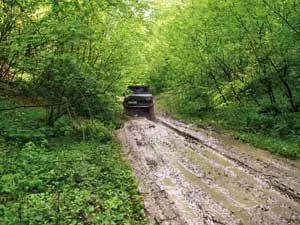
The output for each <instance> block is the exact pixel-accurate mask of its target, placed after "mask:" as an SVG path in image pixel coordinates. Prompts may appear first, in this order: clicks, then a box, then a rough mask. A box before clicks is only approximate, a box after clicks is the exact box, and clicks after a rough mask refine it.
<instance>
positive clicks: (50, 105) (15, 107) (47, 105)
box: [0, 104, 64, 111]
mask: <svg viewBox="0 0 300 225" xmlns="http://www.w3.org/2000/svg"><path fill="white" fill-rule="evenodd" d="M62 105H64V104H45V105H18V106H14V107H11V108H3V109H0V111H10V110H15V109H20V108H42V107H52V106H62Z"/></svg>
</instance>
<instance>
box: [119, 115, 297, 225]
mask: <svg viewBox="0 0 300 225" xmlns="http://www.w3.org/2000/svg"><path fill="white" fill-rule="evenodd" d="M119 137H120V139H121V141H122V144H123V149H124V154H125V157H126V158H127V159H128V160H129V162H130V163H131V165H132V168H133V170H134V173H135V175H136V176H137V179H138V181H139V183H140V191H141V193H142V194H143V196H144V198H145V208H146V211H147V213H148V215H149V217H150V218H151V220H152V222H153V223H156V224H171V225H176V224H218V225H219V224H230V225H234V224H244V225H245V224H247V225H251V224H278V225H279V224H280V225H284V224H295V225H296V224H300V162H299V161H291V160H288V159H282V158H279V157H276V156H273V155H271V154H269V153H268V152H265V151H262V150H259V149H255V148H252V147H250V146H248V145H246V144H243V143H240V142H238V141H236V140H231V139H230V138H227V137H226V136H223V135H220V134H217V133H215V132H212V131H207V130H204V129H201V128H197V127H195V126H192V125H186V124H184V123H181V122H179V121H174V120H171V119H167V118H163V117H158V118H157V122H156V123H154V122H152V121H149V120H146V119H142V118H140V119H135V120H131V121H129V122H127V123H126V124H125V127H124V129H123V130H121V131H120V133H119Z"/></svg>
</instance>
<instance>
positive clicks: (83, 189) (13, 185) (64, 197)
mask: <svg viewBox="0 0 300 225" xmlns="http://www.w3.org/2000/svg"><path fill="white" fill-rule="evenodd" d="M118 149H119V146H118V145H117V144H115V143H112V142H110V143H108V144H107V145H104V144H102V143H101V142H99V141H90V142H78V141H76V140H75V139H71V140H70V141H69V143H66V142H65V141H64V142H59V141H58V140H52V141H51V142H50V148H47V147H39V146H36V145H35V144H34V143H33V142H28V143H27V144H26V145H25V146H24V147H23V148H22V149H21V150H18V149H14V150H13V151H9V152H3V150H4V149H1V156H3V157H1V163H0V165H1V167H0V168H1V170H0V172H1V179H0V202H1V205H0V221H1V223H3V224H27V223H30V224H57V223H60V224H81V223H82V224H84V223H90V224H146V220H145V215H144V211H143V204H142V201H141V200H142V199H141V197H140V195H139V193H138V192H137V185H136V183H135V180H134V178H133V176H132V174H131V171H130V169H129V168H128V166H127V165H126V164H125V163H124V162H121V159H120V155H119V151H118ZM4 157H5V158H4ZM3 159H5V160H3ZM104 221H105V222H104Z"/></svg>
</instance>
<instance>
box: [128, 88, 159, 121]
mask: <svg viewBox="0 0 300 225" xmlns="http://www.w3.org/2000/svg"><path fill="white" fill-rule="evenodd" d="M128 89H129V90H130V91H131V92H132V93H131V94H130V95H128V96H126V97H125V99H124V102H123V105H124V109H125V113H126V114H127V115H129V116H145V117H147V118H148V119H150V120H154V106H153V96H152V93H151V92H150V90H149V88H148V87H147V86H145V85H131V86H129V87H128Z"/></svg>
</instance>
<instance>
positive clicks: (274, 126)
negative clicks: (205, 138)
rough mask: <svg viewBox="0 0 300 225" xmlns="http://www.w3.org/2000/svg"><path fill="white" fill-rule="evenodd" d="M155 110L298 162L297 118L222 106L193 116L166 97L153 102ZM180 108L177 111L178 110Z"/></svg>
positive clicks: (248, 107)
mask: <svg viewBox="0 0 300 225" xmlns="http://www.w3.org/2000/svg"><path fill="white" fill-rule="evenodd" d="M156 105H157V107H156V108H157V109H158V111H160V112H164V113H167V114H168V115H170V116H171V117H174V118H176V119H181V120H184V121H186V122H190V123H194V124H199V125H211V126H213V127H214V128H215V129H217V130H219V131H222V132H224V133H225V132H226V133H229V134H231V135H232V136H234V137H235V138H238V139H240V140H242V141H245V142H248V143H250V144H251V145H253V146H255V147H258V148H262V149H265V150H268V151H270V152H272V153H274V154H278V155H281V156H284V157H288V158H292V159H296V158H300V138H299V137H300V114H299V113H289V112H283V113H281V114H278V115H274V114H272V113H259V109H258V107H257V106H253V105H233V104H228V105H222V106H219V107H217V108H215V109H211V110H209V111H205V112H199V113H192V112H189V111H188V110H184V106H183V105H182V104H180V103H178V102H175V101H174V102H172V100H170V97H168V96H167V95H164V94H163V95H160V96H159V97H158V98H157V99H156ZM178 106H180V107H178Z"/></svg>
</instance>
